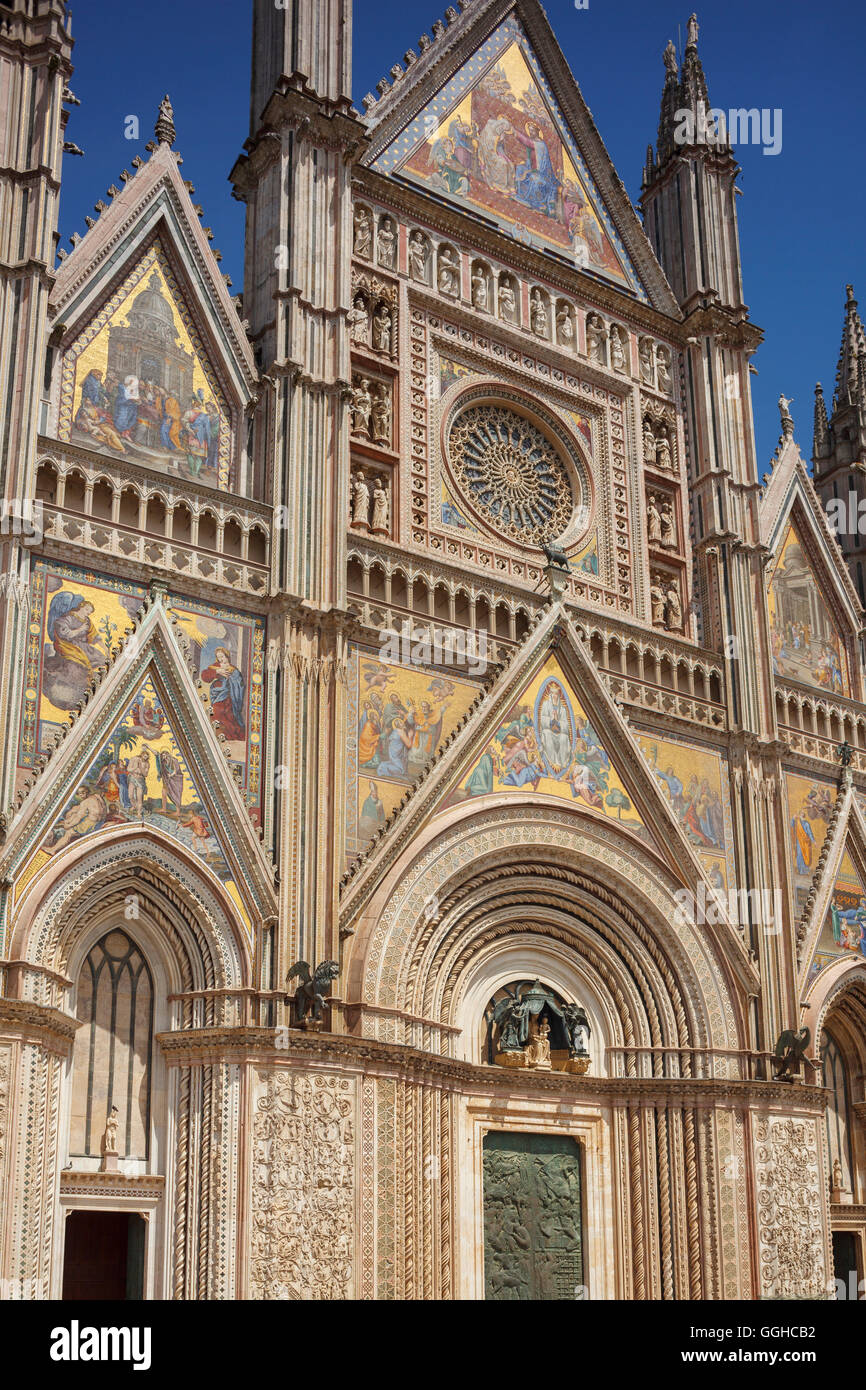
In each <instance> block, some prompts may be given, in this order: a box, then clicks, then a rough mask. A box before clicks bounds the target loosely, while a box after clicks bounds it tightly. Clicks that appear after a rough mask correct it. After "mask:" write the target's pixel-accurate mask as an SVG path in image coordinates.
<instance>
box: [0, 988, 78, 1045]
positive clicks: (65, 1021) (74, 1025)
mask: <svg viewBox="0 0 866 1390" xmlns="http://www.w3.org/2000/svg"><path fill="white" fill-rule="evenodd" d="M80 1027H81V1022H80V1020H79V1019H77V1018H73V1017H72V1016H71V1015H70V1014H65V1013H63V1012H62V1010H60V1009H55V1008H52V1007H50V1006H48V1005H45V1004H34V1003H32V1002H31V1001H30V1000H28V999H6V998H4V997H3V996H2V995H0V1032H6V1033H13V1034H17V1035H18V1036H19V1037H20V1038H22V1039H23V1040H26V1041H27V1042H34V1043H38V1044H39V1045H40V1046H47V1047H49V1048H50V1050H51V1051H53V1052H60V1053H62V1054H63V1055H64V1056H66V1055H67V1054H68V1053H69V1052H70V1050H71V1048H72V1044H73V1041H74V1039H75V1034H76V1033H77V1032H78V1029H79V1028H80Z"/></svg>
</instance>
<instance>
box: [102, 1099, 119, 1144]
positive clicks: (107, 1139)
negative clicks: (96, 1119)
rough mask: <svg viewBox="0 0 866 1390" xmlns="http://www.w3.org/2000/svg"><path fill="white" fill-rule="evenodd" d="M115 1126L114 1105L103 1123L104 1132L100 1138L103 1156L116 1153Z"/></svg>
mask: <svg viewBox="0 0 866 1390" xmlns="http://www.w3.org/2000/svg"><path fill="white" fill-rule="evenodd" d="M117 1124H118V1110H117V1106H116V1105H112V1107H111V1111H110V1113H109V1116H108V1119H107V1120H106V1121H105V1132H104V1133H103V1136H102V1152H103V1153H104V1154H116V1153H117Z"/></svg>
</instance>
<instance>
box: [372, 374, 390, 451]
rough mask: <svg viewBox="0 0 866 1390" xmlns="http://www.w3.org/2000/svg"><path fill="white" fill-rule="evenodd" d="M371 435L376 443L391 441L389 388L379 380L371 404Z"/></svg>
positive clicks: (388, 442)
mask: <svg viewBox="0 0 866 1390" xmlns="http://www.w3.org/2000/svg"><path fill="white" fill-rule="evenodd" d="M371 418H372V437H373V439H374V440H375V441H376V443H377V444H390V443H391V390H390V387H388V386H386V385H385V382H384V381H380V382H379V385H378V386H377V387H376V394H375V396H374V397H373V404H372V412H371Z"/></svg>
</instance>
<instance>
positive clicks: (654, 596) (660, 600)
mask: <svg viewBox="0 0 866 1390" xmlns="http://www.w3.org/2000/svg"><path fill="white" fill-rule="evenodd" d="M650 608H651V609H652V620H653V626H654V627H664V626H665V591H664V589H663V588H662V581H661V579H660V577H659V576H658V575H657V574H654V575H653V577H652V582H651V583H650Z"/></svg>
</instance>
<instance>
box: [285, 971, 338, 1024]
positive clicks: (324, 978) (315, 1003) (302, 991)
mask: <svg viewBox="0 0 866 1390" xmlns="http://www.w3.org/2000/svg"><path fill="white" fill-rule="evenodd" d="M339 973H340V967H339V965H338V964H337V962H336V961H335V960H324V961H322V963H321V965H317V966H316V969H315V970H314V971H312V972H311V971H310V967H309V965H308V964H307V962H306V961H305V960H299V961H298V962H297V964H296V965H293V966H292V968H291V970H290V971H289V973H288V975H287V976H286V985H288V983H289V981H290V980H295V979H298V980H300V984H299V985H298V987H297V989H296V990H295V994H294V1008H295V1019H296V1026H297V1027H299V1028H307V1027H310V1026H313V1027H318V1026H320V1025H321V1023H322V1021H323V1018H324V1013H325V1004H326V1002H327V996H328V995H329V994H330V992H331V984H332V982H333V981H334V980H336V978H337V976H338V975H339ZM287 1002H288V996H287ZM308 1015H309V1017H308Z"/></svg>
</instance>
